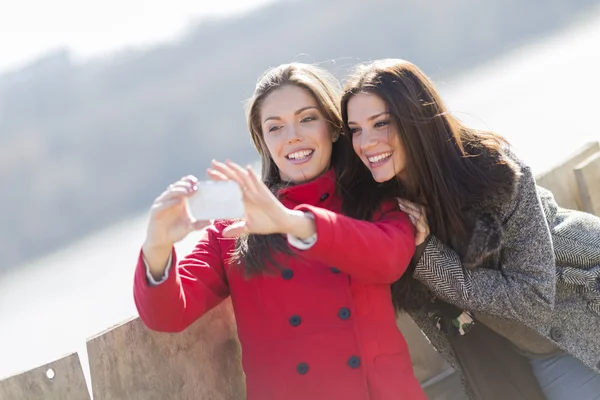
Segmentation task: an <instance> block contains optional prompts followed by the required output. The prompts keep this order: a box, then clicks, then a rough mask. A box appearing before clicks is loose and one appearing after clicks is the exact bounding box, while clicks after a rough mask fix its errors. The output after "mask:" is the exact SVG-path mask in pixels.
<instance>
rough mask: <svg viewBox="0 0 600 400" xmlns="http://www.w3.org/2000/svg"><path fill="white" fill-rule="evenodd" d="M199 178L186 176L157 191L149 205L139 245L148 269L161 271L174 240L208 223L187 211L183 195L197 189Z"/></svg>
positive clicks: (185, 196) (157, 272) (156, 271)
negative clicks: (144, 237) (195, 217)
mask: <svg viewBox="0 0 600 400" xmlns="http://www.w3.org/2000/svg"><path fill="white" fill-rule="evenodd" d="M197 182H198V179H196V177H194V176H191V175H189V176H186V177H183V178H181V179H180V180H178V181H177V182H175V183H173V184H171V185H169V187H168V188H167V189H166V190H165V191H164V192H162V193H161V194H160V196H158V197H157V198H156V199H155V200H154V203H153V204H152V207H150V219H149V221H148V227H147V230H146V240H145V241H144V245H143V246H142V251H143V253H144V257H145V258H146V261H147V263H148V266H149V267H150V270H151V271H152V272H153V275H155V273H156V274H157V275H160V272H161V270H164V267H165V265H164V264H165V263H166V261H167V259H168V257H169V255H170V252H171V248H172V246H173V244H175V243H176V242H178V241H180V240H181V239H183V238H185V237H186V236H187V235H188V234H189V233H190V232H192V231H194V230H197V229H202V228H204V227H205V226H208V225H210V222H209V221H196V220H194V219H193V218H192V217H191V215H190V214H189V213H188V210H187V207H186V204H185V199H186V198H187V197H189V196H191V195H193V194H194V193H196V191H197V187H196V183H197Z"/></svg>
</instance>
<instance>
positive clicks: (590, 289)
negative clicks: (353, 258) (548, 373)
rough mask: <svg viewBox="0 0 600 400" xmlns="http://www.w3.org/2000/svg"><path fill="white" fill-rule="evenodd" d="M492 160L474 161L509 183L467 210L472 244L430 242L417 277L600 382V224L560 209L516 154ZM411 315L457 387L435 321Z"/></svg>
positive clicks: (447, 349)
mask: <svg viewBox="0 0 600 400" xmlns="http://www.w3.org/2000/svg"><path fill="white" fill-rule="evenodd" d="M499 157H501V158H502V159H501V160H498V159H493V158H492V157H491V156H485V157H484V158H481V157H479V158H480V160H478V161H477V162H478V163H482V164H483V167H484V168H493V169H497V168H501V169H502V171H500V173H501V174H503V175H504V176H505V177H506V182H507V184H506V186H505V187H503V188H502V189H501V190H499V191H497V192H495V193H489V195H488V196H486V198H487V199H486V200H484V201H482V202H481V203H480V204H471V205H469V207H468V209H465V214H464V215H465V220H466V221H467V223H468V226H469V227H470V229H469V232H470V234H469V238H470V239H469V240H468V241H467V242H466V243H456V244H451V247H450V246H446V245H445V244H443V243H442V242H441V241H440V240H438V239H437V238H435V237H434V236H432V237H431V238H430V240H429V242H428V243H427V245H426V247H425V250H424V252H423V253H422V255H421V257H420V259H419V260H418V262H417V265H416V268H415V272H414V277H415V278H416V279H418V280H419V281H421V282H422V283H424V284H425V285H426V286H427V287H428V288H429V289H430V290H431V291H432V292H433V293H434V294H435V296H436V297H438V298H439V299H442V300H444V301H446V302H448V303H451V304H454V305H456V306H458V307H460V308H462V309H464V310H468V311H471V312H472V313H473V314H474V316H475V318H477V313H478V312H479V313H484V314H486V315H488V316H493V317H497V318H498V319H499V321H508V322H507V325H506V330H507V331H510V327H511V324H513V325H514V324H515V323H518V324H522V325H524V326H526V327H528V328H530V329H532V330H533V331H535V332H537V334H539V336H540V337H544V338H547V339H549V340H551V341H552V342H553V343H554V344H555V345H556V346H557V347H558V348H560V349H562V350H564V351H565V352H567V353H569V354H571V355H573V356H574V357H575V358H577V359H579V360H581V361H582V362H583V363H584V364H586V365H588V366H589V367H590V368H592V369H594V370H595V371H596V372H597V373H600V218H598V217H595V216H593V215H591V214H587V213H583V212H578V211H573V210H566V209H562V208H560V207H558V205H557V204H556V202H555V200H554V197H553V195H552V193H550V192H549V191H547V190H545V189H543V188H541V187H539V186H537V185H536V183H535V180H534V177H533V175H532V173H531V170H530V168H529V167H528V166H526V165H525V164H524V163H523V162H521V161H520V160H519V159H518V158H517V157H515V156H514V154H512V153H511V152H507V153H506V154H505V155H502V156H499ZM498 161H500V163H498ZM459 254H460V255H459ZM410 314H411V317H412V318H413V320H414V321H415V322H416V323H417V325H418V326H419V327H420V328H421V330H422V331H423V333H424V334H425V335H426V336H427V338H428V339H429V340H430V342H431V344H432V345H433V346H434V347H435V348H436V349H437V351H438V352H439V353H440V354H441V355H442V356H444V358H446V359H447V360H448V361H449V362H450V363H451V365H452V366H453V367H454V368H455V369H456V371H457V373H458V374H459V375H460V376H461V378H462V377H463V374H462V371H461V370H460V366H459V365H458V363H457V362H456V359H455V356H454V354H453V350H452V347H451V346H450V342H449V341H448V338H447V337H446V336H445V334H444V333H442V332H441V331H439V330H438V329H437V328H436V326H435V321H434V320H433V319H432V318H430V317H428V316H427V314H426V312H425V311H418V312H411V313H410ZM500 326H501V324H500ZM467 335H468V333H467ZM534 336H535V337H537V335H535V334H534ZM482 357H485V356H484V355H482ZM465 382H466V381H465V380H464V379H463V383H465ZM465 384H466V383H465ZM465 389H466V391H467V393H470V392H471V391H470V390H469V387H468V385H467V386H466V387H465Z"/></svg>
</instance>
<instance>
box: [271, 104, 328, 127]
mask: <svg viewBox="0 0 600 400" xmlns="http://www.w3.org/2000/svg"><path fill="white" fill-rule="evenodd" d="M312 108H314V109H315V110H318V109H319V108H318V107H315V106H306V107H302V108H299V109H297V110H296V112H294V115H298V114H300V113H302V112H304V111H306V110H310V109H312ZM271 119H275V120H281V117H267V118H265V120H264V121H263V124H264V123H265V122H267V121H269V120H271Z"/></svg>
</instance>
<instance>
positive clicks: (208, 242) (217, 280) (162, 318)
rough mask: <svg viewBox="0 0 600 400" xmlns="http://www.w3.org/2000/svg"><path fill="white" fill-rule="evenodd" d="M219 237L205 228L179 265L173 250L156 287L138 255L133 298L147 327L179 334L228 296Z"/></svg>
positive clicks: (141, 254) (213, 230) (141, 257)
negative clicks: (194, 245)
mask: <svg viewBox="0 0 600 400" xmlns="http://www.w3.org/2000/svg"><path fill="white" fill-rule="evenodd" d="M218 236H219V232H218V230H217V229H216V228H215V226H214V225H212V226H210V227H208V228H207V229H206V230H205V231H204V234H203V236H202V238H201V239H200V241H199V242H198V244H197V245H196V247H195V248H194V250H193V251H192V252H191V253H190V254H189V255H187V256H186V257H185V258H184V259H182V260H181V261H179V263H178V262H177V255H176V253H175V251H174V250H173V251H172V255H171V260H170V262H171V264H170V265H169V266H168V267H167V270H166V276H165V277H164V278H163V280H162V281H160V282H159V283H154V284H151V281H150V280H149V277H148V267H147V265H146V263H145V260H144V254H143V252H140V255H139V257H138V263H137V267H136V272H135V278H134V291H133V294H134V300H135V304H136V307H137V310H138V312H139V314H140V319H141V320H142V321H143V322H144V324H146V326H148V327H149V328H150V329H153V330H156V331H161V332H179V331H182V330H184V329H185V328H187V327H188V326H189V325H191V324H192V323H193V322H194V321H195V320H197V319H198V318H200V317H201V316H202V315H204V314H205V313H206V312H208V311H209V310H211V309H212V308H213V307H215V306H217V305H218V304H219V303H220V302H221V301H223V300H225V299H226V298H227V297H228V296H229V287H228V285H227V278H226V276H225V270H224V268H223V258H222V254H221V248H220V245H219V242H218ZM154 278H155V279H156V278H157V277H156V276H154Z"/></svg>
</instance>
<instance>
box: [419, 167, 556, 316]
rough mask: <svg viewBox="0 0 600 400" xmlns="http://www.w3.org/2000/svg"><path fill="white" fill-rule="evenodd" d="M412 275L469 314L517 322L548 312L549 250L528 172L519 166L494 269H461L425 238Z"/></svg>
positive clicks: (551, 288)
mask: <svg viewBox="0 0 600 400" xmlns="http://www.w3.org/2000/svg"><path fill="white" fill-rule="evenodd" d="M414 276H415V278H416V279H418V280H420V281H421V282H423V283H424V284H425V285H426V286H427V287H428V288H429V289H430V290H432V291H433V292H434V293H435V294H436V295H437V296H438V297H439V298H441V299H442V300H445V301H447V302H450V303H452V304H454V305H456V306H458V307H462V308H465V309H467V310H471V311H485V312H486V313H488V314H493V315H496V316H499V317H507V318H511V319H516V320H522V319H527V318H530V317H534V316H536V315H539V313H540V312H541V311H547V310H548V309H552V308H553V307H554V296H555V291H556V268H555V258H554V251H553V246H552V238H551V235H550V231H549V228H548V225H547V223H546V218H545V215H544V211H543V208H542V205H541V202H540V199H539V197H538V194H537V190H536V184H535V179H534V178H533V175H532V173H531V170H530V169H529V168H528V167H526V166H524V165H522V175H521V178H520V180H519V184H518V188H517V193H516V196H515V198H514V200H513V204H512V211H511V213H510V214H509V215H508V216H507V218H506V220H505V222H504V225H503V244H502V250H501V256H500V263H499V268H497V269H491V268H475V269H472V270H467V269H465V268H463V266H462V264H461V260H460V258H459V256H458V255H457V254H456V252H454V251H453V250H452V249H450V248H449V247H447V246H446V245H444V244H443V243H442V242H441V241H440V240H438V239H437V238H436V237H434V236H431V238H430V240H429V243H428V244H427V246H426V248H425V251H424V253H423V255H422V257H421V258H420V259H419V261H418V263H417V265H416V268H415V272H414Z"/></svg>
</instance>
